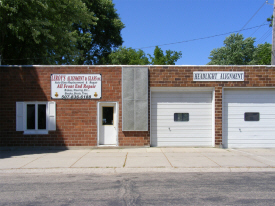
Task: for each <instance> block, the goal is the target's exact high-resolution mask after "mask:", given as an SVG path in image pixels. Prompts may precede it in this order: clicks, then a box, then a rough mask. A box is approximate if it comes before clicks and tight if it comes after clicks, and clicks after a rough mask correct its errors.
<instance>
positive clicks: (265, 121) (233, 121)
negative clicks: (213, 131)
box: [224, 119, 275, 128]
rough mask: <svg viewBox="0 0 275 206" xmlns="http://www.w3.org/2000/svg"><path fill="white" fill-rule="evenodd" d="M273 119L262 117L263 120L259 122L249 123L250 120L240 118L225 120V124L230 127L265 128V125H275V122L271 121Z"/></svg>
mask: <svg viewBox="0 0 275 206" xmlns="http://www.w3.org/2000/svg"><path fill="white" fill-rule="evenodd" d="M270 120H272V119H261V121H259V122H251V123H248V122H244V121H243V120H240V119H230V120H228V122H226V121H225V122H224V125H225V124H228V127H229V128H231V127H239V128H240V127H241V128H243V127H244V128H245V127H253V128H255V127H257V128H264V127H272V126H275V125H274V122H272V121H270Z"/></svg>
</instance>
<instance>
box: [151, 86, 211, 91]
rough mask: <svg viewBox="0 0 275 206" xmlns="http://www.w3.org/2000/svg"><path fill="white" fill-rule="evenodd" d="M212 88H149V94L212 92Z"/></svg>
mask: <svg viewBox="0 0 275 206" xmlns="http://www.w3.org/2000/svg"><path fill="white" fill-rule="evenodd" d="M213 89H214V90H215V88H214V87H150V91H151V92H188V91H190V92H199V91H203V92H212V91H213Z"/></svg>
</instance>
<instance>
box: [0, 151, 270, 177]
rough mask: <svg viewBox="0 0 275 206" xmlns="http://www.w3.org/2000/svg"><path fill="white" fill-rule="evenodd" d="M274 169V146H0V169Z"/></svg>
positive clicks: (54, 170)
mask: <svg viewBox="0 0 275 206" xmlns="http://www.w3.org/2000/svg"><path fill="white" fill-rule="evenodd" d="M41 172H54V173H56V172H57V173H100V174H102V173H103V174H104V173H105V174H106V173H114V174H115V173H135V172H275V149H218V148H123V149H118V148H111V149H100V148H98V149H90V150H88V149H87V150H62V151H61V150H42V149H41V150H38V149H37V150H27V149H21V150H13V151H7V150H1V151H0V173H41Z"/></svg>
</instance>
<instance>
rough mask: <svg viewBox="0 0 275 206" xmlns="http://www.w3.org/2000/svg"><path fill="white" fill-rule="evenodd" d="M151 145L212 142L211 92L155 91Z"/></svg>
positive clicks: (152, 104)
mask: <svg viewBox="0 0 275 206" xmlns="http://www.w3.org/2000/svg"><path fill="white" fill-rule="evenodd" d="M151 101H152V103H151V112H152V114H151V145H152V146H212V92H152V96H151Z"/></svg>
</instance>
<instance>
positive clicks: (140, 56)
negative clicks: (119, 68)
mask: <svg viewBox="0 0 275 206" xmlns="http://www.w3.org/2000/svg"><path fill="white" fill-rule="evenodd" d="M148 56H149V58H150V59H151V61H149V58H148V57H147V55H146V54H145V53H144V51H142V50H141V49H139V50H135V49H132V48H131V47H130V48H126V47H120V48H119V49H117V50H115V51H114V52H112V53H111V54H110V55H109V56H108V57H107V58H104V60H102V62H103V64H113V65H149V64H152V65H175V62H176V61H177V60H178V59H180V57H181V52H176V51H171V50H167V51H166V54H165V55H164V53H163V51H162V50H161V49H160V48H159V47H158V46H156V48H155V50H154V56H153V57H152V56H151V55H150V54H148Z"/></svg>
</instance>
